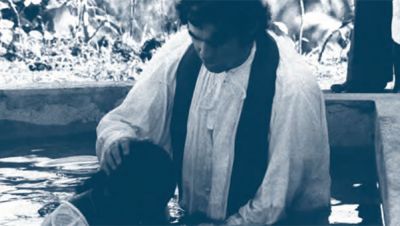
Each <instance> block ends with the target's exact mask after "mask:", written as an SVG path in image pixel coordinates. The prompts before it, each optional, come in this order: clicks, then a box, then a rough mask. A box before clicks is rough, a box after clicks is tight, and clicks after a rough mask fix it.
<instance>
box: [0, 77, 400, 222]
mask: <svg viewBox="0 0 400 226" xmlns="http://www.w3.org/2000/svg"><path fill="white" fill-rule="evenodd" d="M131 86H132V83H118V84H115V83H96V84H94V83H90V84H64V85H62V86H59V87H57V88H54V87H51V86H47V85H42V86H35V87H25V88H23V89H22V88H21V87H11V88H7V89H1V90H0V131H2V133H1V136H0V144H6V143H8V142H11V141H12V140H17V141H19V142H21V141H25V140H26V139H36V138H42V139H43V138H46V137H63V136H70V135H78V136H79V134H84V133H90V134H93V133H94V131H95V128H96V126H97V123H98V121H99V120H100V119H101V117H102V116H103V115H104V114H106V113H107V112H108V111H110V110H111V109H113V108H115V107H116V106H118V105H119V104H120V103H121V101H122V100H123V99H124V97H125V96H126V94H127V93H128V91H129V90H130V88H131ZM325 96H326V106H327V121H328V129H329V136H330V144H331V146H333V147H339V148H341V149H347V148H357V149H358V150H362V148H363V147H371V146H374V145H375V150H376V159H377V167H378V175H379V181H380V191H381V193H382V194H381V198H382V203H383V210H384V218H385V223H386V225H395V226H397V225H400V215H399V214H398V213H400V167H398V165H399V163H400V138H399V137H398V136H400V98H399V97H400V96H399V95H397V94H375V95H374V94H326V95H325Z"/></svg>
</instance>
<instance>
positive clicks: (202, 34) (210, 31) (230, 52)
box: [188, 22, 250, 73]
mask: <svg viewBox="0 0 400 226" xmlns="http://www.w3.org/2000/svg"><path fill="white" fill-rule="evenodd" d="M188 29H189V34H190V36H191V37H192V42H193V45H194V48H195V50H196V52H197V53H198V55H199V57H200V59H201V61H202V62H203V64H204V66H205V67H206V68H207V69H208V70H209V71H211V72H214V73H220V72H223V71H227V70H229V69H232V68H234V67H237V66H239V65H240V64H241V63H243V62H244V61H245V60H246V59H247V56H248V53H249V50H250V45H243V44H242V43H241V42H240V40H239V38H238V37H222V36H223V34H220V33H218V31H217V29H216V27H215V26H213V25H211V24H206V25H204V26H202V27H196V26H194V25H193V24H191V23H190V22H189V23H188Z"/></svg>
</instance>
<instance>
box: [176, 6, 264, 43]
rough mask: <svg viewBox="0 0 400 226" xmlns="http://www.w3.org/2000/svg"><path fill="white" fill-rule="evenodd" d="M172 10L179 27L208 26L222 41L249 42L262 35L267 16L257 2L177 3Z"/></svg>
mask: <svg viewBox="0 0 400 226" xmlns="http://www.w3.org/2000/svg"><path fill="white" fill-rule="evenodd" d="M176 9H177V12H178V15H179V18H180V21H181V23H182V24H187V23H188V22H190V23H191V24H193V25H194V26H196V27H200V28H201V27H203V26H204V25H206V24H211V25H214V26H216V27H217V29H218V30H219V31H220V33H221V34H224V35H225V36H226V37H232V36H233V37H239V38H240V39H241V40H243V41H253V40H255V37H256V36H257V34H259V33H261V32H265V29H266V28H267V26H268V24H269V22H270V20H271V14H270V10H269V7H268V5H266V4H263V3H262V1H261V0H180V2H178V4H177V5H176Z"/></svg>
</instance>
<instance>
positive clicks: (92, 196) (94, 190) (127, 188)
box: [71, 141, 176, 225]
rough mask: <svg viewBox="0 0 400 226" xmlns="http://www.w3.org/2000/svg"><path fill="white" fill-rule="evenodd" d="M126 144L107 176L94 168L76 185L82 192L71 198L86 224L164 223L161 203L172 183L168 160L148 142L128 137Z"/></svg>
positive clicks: (168, 198)
mask: <svg viewBox="0 0 400 226" xmlns="http://www.w3.org/2000/svg"><path fill="white" fill-rule="evenodd" d="M129 147H130V149H131V152H130V154H129V155H128V156H124V157H123V159H122V163H121V165H120V166H119V167H118V168H117V169H116V170H115V171H112V172H111V174H110V176H107V175H106V174H105V173H104V172H103V171H99V172H97V173H96V174H94V175H93V176H92V177H91V178H90V179H89V180H87V181H85V184H84V185H82V186H81V187H78V189H77V192H78V193H81V194H83V195H80V196H79V195H78V196H77V197H76V198H74V199H73V200H71V202H72V203H73V204H74V205H75V206H77V207H78V209H79V210H80V211H81V212H82V213H83V214H84V215H85V217H86V219H87V221H88V222H89V224H94V225H97V224H101V225H104V224H112V225H131V224H139V223H143V224H154V223H157V224H160V223H164V222H163V220H165V216H164V211H165V207H166V206H167V203H168V201H169V200H170V198H171V197H172V196H173V194H174V191H175V187H176V180H175V171H174V168H173V164H172V160H171V158H170V156H169V155H168V154H167V152H166V151H165V150H163V149H162V148H160V147H158V146H156V145H154V144H152V143H150V142H141V141H131V142H130V143H129ZM84 191H91V192H90V193H85V192H84ZM82 192H83V193H82Z"/></svg>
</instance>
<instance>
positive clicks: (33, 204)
mask: <svg viewBox="0 0 400 226" xmlns="http://www.w3.org/2000/svg"><path fill="white" fill-rule="evenodd" d="M94 153H95V152H94V142H86V143H84V142H79V143H76V142H71V141H68V142H56V143H52V144H40V145H18V146H17V147H15V146H13V147H11V148H10V147H0V193H1V196H0V225H6V226H8V225H18V226H19V225H40V223H41V221H42V220H43V218H42V217H40V216H39V214H38V210H39V209H40V208H41V207H43V206H44V205H46V204H49V203H52V202H58V201H60V200H65V199H68V198H69V197H71V196H72V195H73V193H74V188H75V186H76V185H78V184H79V183H80V182H81V181H82V180H84V179H86V178H88V177H89V176H90V175H91V174H92V173H94V172H95V171H96V170H97V169H98V162H97V158H96V157H95V156H94V155H93V154H94ZM335 153H336V154H335V155H332V156H331V158H332V161H331V162H332V163H333V164H331V174H332V201H331V203H332V214H331V216H330V217H329V222H330V223H331V224H339V225H340V224H344V225H348V224H363V225H366V224H370V225H381V224H382V222H381V220H380V210H379V205H380V200H379V194H378V189H377V186H376V182H377V178H376V172H375V163H374V158H373V156H371V155H364V154H363V155H359V154H357V153H355V152H345V151H343V152H341V151H335ZM371 153H373V152H371ZM337 163H339V164H337ZM168 205H169V211H170V215H171V216H172V219H171V222H177V221H178V220H179V217H180V216H181V215H182V210H181V209H180V208H179V207H178V205H177V201H176V199H173V200H172V201H171V202H170V203H169V204H168Z"/></svg>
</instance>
